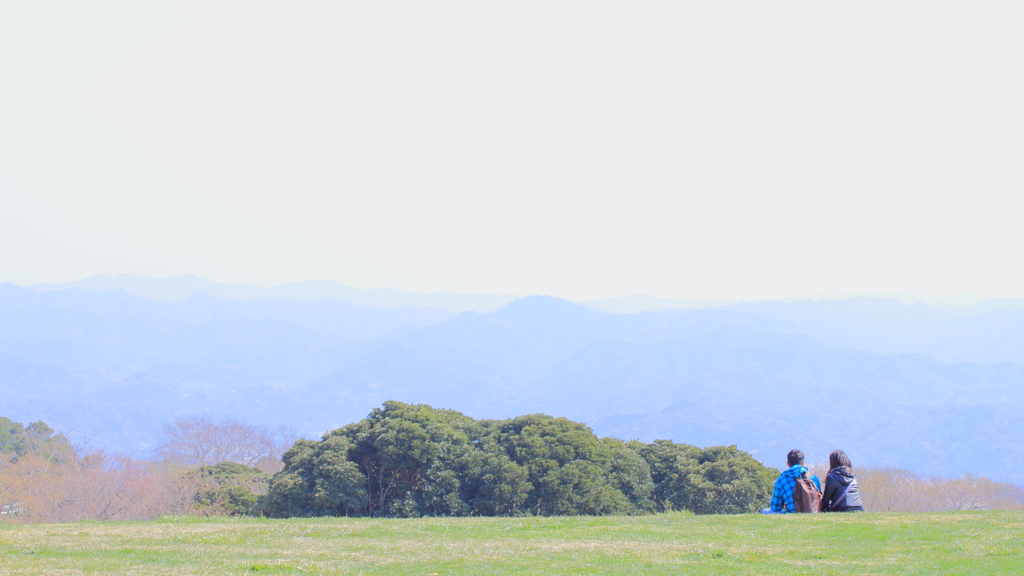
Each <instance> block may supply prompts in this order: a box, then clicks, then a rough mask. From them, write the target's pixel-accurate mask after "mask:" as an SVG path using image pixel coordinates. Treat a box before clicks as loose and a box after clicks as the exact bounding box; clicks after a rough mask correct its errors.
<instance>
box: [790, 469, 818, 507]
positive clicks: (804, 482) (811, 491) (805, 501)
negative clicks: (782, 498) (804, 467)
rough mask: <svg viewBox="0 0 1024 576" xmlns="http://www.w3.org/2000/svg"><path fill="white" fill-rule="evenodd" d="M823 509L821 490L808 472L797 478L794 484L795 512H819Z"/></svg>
mask: <svg viewBox="0 0 1024 576" xmlns="http://www.w3.org/2000/svg"><path fill="white" fill-rule="evenodd" d="M820 510H821V491H820V490H818V487H817V486H815V485H814V482H813V481H812V480H811V479H810V478H808V477H807V474H804V475H803V476H801V477H799V478H797V479H796V485H795V486H793V512H809V513H811V514H817V513H818V512H819V511H820Z"/></svg>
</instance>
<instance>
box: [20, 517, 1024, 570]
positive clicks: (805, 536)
mask: <svg viewBox="0 0 1024 576" xmlns="http://www.w3.org/2000/svg"><path fill="white" fill-rule="evenodd" d="M1022 571H1024V513H1022V512H968V513H941V514H881V513H879V514H874V513H867V514H817V515H813V516H812V515H800V516H760V515H748V516H692V515H688V514H663V515H657V516H645V517H629V518H626V517H574V518H432V519H416V520H377V519H367V518H318V519H292V520H266V519H245V520H236V519H222V518H214V519H195V518H169V519H165V520H160V521H156V522H118V523H98V522H85V523H76V524H35V525H0V574H57V573H59V574H104V573H106V574H302V573H312V574H420V575H424V576H429V575H432V574H436V575H438V576H440V575H445V574H526V573H529V574H786V575H793V574H815V575H822V574H1016V573H1021V572H1022Z"/></svg>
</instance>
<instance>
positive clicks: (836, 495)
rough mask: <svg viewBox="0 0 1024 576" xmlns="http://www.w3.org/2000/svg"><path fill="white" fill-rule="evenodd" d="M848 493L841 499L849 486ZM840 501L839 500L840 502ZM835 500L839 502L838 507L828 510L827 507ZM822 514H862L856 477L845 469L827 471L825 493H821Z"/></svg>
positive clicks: (862, 505) (862, 509)
mask: <svg viewBox="0 0 1024 576" xmlns="http://www.w3.org/2000/svg"><path fill="white" fill-rule="evenodd" d="M851 484H852V486H851V487H850V491H849V492H847V493H846V497H845V498H843V492H844V491H846V487H847V486H849V485H851ZM840 499H841V500H840ZM835 500H840V502H839V505H838V506H836V507H835V508H833V509H832V510H829V506H831V505H832V503H833V502H834V501H835ZM821 511H822V512H863V511H864V503H863V502H861V499H860V486H858V485H857V477H856V476H854V475H853V472H852V471H851V470H850V469H849V468H847V467H845V466H840V467H839V468H833V469H831V470H829V471H828V476H827V477H826V478H825V491H824V492H822V493H821Z"/></svg>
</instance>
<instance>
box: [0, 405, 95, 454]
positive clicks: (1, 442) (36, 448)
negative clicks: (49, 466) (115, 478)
mask: <svg viewBox="0 0 1024 576" xmlns="http://www.w3.org/2000/svg"><path fill="white" fill-rule="evenodd" d="M0 454H10V456H9V458H10V459H12V460H16V459H17V458H18V457H19V456H25V455H27V454H34V455H37V456H42V457H43V458H46V459H47V460H50V461H51V462H58V463H64V462H70V461H73V460H76V459H77V458H78V455H77V454H76V453H75V449H74V448H72V446H71V443H70V442H68V439H67V438H65V437H64V435H63V434H57V433H56V432H55V431H54V430H53V428H50V427H49V426H47V425H46V423H45V422H43V421H42V420H40V421H38V422H33V423H31V424H29V425H28V426H23V425H22V424H20V423H18V422H15V421H13V420H11V419H10V418H4V417H2V416H0Z"/></svg>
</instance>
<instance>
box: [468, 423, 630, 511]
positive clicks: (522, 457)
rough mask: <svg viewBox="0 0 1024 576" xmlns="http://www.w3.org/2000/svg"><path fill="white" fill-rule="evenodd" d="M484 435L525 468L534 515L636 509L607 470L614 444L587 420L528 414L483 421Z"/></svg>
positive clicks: (529, 499) (529, 498)
mask: <svg viewBox="0 0 1024 576" xmlns="http://www.w3.org/2000/svg"><path fill="white" fill-rule="evenodd" d="M485 427H486V428H487V429H488V430H487V436H486V438H485V440H486V441H487V442H490V443H494V444H497V445H498V446H500V447H501V448H502V449H503V450H504V451H505V453H506V454H507V455H508V457H509V458H510V459H511V460H512V461H513V462H514V463H516V464H518V465H519V466H522V467H523V468H524V469H526V471H527V479H528V480H529V482H530V484H531V485H532V490H531V491H530V494H529V496H528V497H527V500H526V503H525V504H526V506H527V509H528V510H529V511H530V512H532V513H534V514H538V515H552V514H554V515H570V514H611V513H619V514H625V513H633V512H637V511H639V510H638V509H637V508H636V506H634V505H632V504H631V503H630V500H629V498H628V497H627V496H626V495H625V494H624V493H623V491H622V490H621V489H620V487H619V486H617V485H616V481H618V480H621V478H619V477H614V478H613V475H612V474H611V472H610V470H609V465H610V464H611V463H612V461H613V458H612V456H613V449H612V447H611V446H610V445H609V444H606V443H604V442H602V441H601V440H600V439H599V438H598V437H597V436H595V435H594V432H593V431H592V430H591V429H590V428H589V427H588V426H586V425H584V424H580V423H579V422H573V421H571V420H569V419H567V418H553V417H551V416H547V415H545V414H531V415H528V416H520V417H518V418H511V419H509V420H500V421H488V422H485Z"/></svg>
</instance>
